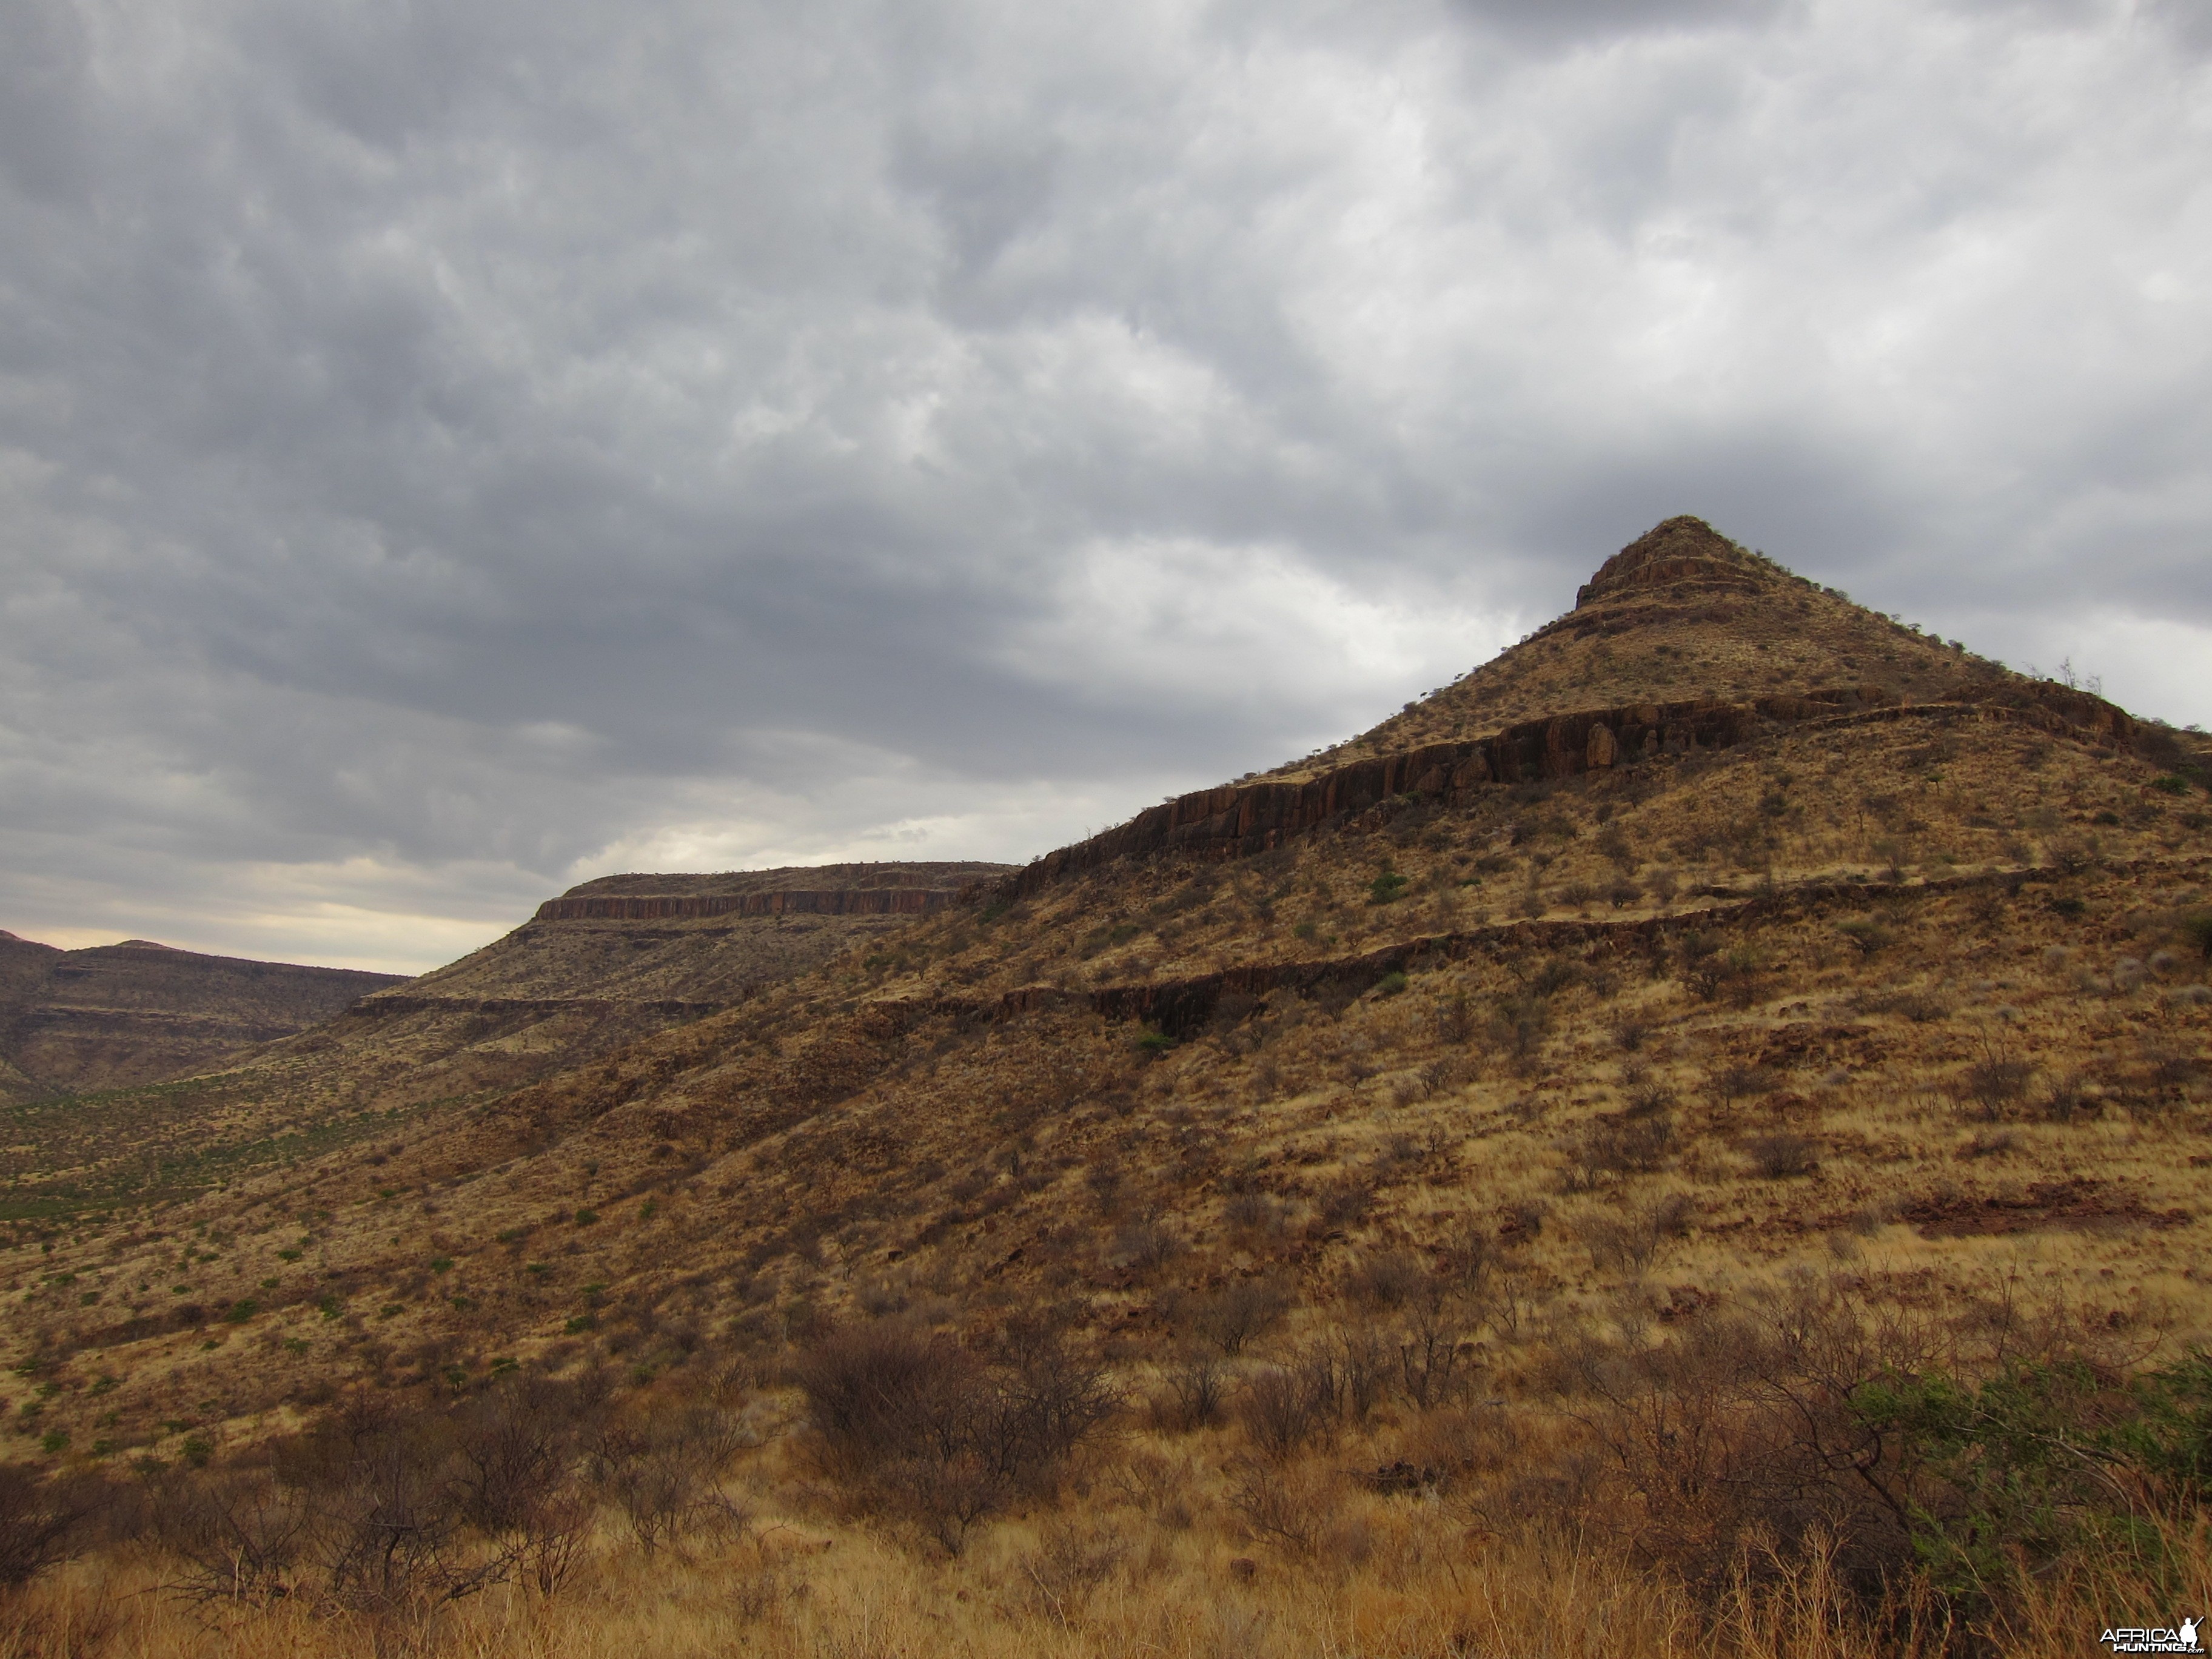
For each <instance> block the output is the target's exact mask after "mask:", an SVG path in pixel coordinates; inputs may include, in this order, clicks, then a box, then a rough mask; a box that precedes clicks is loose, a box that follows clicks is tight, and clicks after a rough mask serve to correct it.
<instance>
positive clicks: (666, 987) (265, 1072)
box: [0, 864, 1005, 1213]
mask: <svg viewBox="0 0 2212 1659" xmlns="http://www.w3.org/2000/svg"><path fill="white" fill-rule="evenodd" d="M1004 873H1005V867H1004V866H999V865H993V864H872V865H830V866H813V867H805V868H796V869H783V870H767V871H749V872H736V873H732V874H726V875H622V876H608V877H602V878H599V879H598V880H595V881H589V882H586V883H584V884H581V885H580V886H578V887H575V888H572V889H571V890H569V891H568V892H567V893H565V894H563V895H562V896H560V897H558V898H554V899H549V900H547V901H546V902H545V903H544V904H543V905H541V906H540V907H539V908H538V914H537V915H534V916H532V918H531V919H530V920H529V921H526V922H525V923H524V924H523V925H522V926H521V927H518V928H516V929H515V930H514V931H513V932H512V933H508V934H507V935H506V936H505V937H504V938H501V939H497V940H495V941H494V942H493V943H492V944H490V945H486V946H484V947H483V949H482V950H480V951H475V952H472V953H471V955H469V956H467V957H463V958H462V959H461V960H460V961H459V962H456V963H452V964H450V965H448V966H447V967H444V968H441V969H435V970H434V971H432V972H430V973H428V974H425V975H422V976H421V977H419V978H416V979H412V980H405V981H401V980H397V979H395V978H394V977H393V976H392V975H362V976H358V977H361V978H363V979H365V980H367V981H368V983H367V984H365V985H363V986H362V987H361V989H362V990H366V991H373V992H374V994H373V995H365V996H364V995H362V994H360V991H356V993H355V995H354V996H352V997H348V998H347V999H346V1000H345V1002H344V1003H343V1004H337V1003H332V1004H331V1005H329V1006H325V1008H323V1009H322V1010H321V1011H320V1012H321V1015H322V1018H321V1021H320V1023H319V1024H312V1025H310V1023H309V1022H308V1021H306V1020H304V1019H303V1020H299V1021H296V1022H295V1023H294V1024H291V1025H289V1026H284V1027H275V1028H271V1029H269V1030H264V1032H263V1033H262V1034H261V1035H262V1036H264V1038H266V1037H277V1038H278V1039H279V1040H277V1041H275V1042H266V1041H264V1042H262V1043H261V1044H260V1046H258V1047H254V1048H246V1049H245V1050H244V1051H243V1052H231V1053H222V1054H213V1055H210V1062H209V1063H207V1064H205V1065H203V1066H198V1067H191V1066H186V1067H181V1068H179V1071H180V1072H181V1073H183V1074H182V1075H179V1073H177V1072H173V1073H168V1074H167V1080H165V1081H163V1082H162V1083H161V1085H159V1086H156V1087H143V1086H141V1087H133V1086H119V1087H112V1088H110V1089H108V1090H106V1091H105V1092H102V1093H99V1094H94V1095H88V1096H82V1097H74V1098H72V1099H71V1100H70V1101H69V1102H68V1103H66V1109H64V1107H63V1105H62V1104H61V1103H33V1104H26V1105H24V1106H22V1107H21V1108H20V1109H19V1110H18V1112H17V1114H16V1118H17V1123H16V1127H15V1134H14V1135H13V1137H12V1139H13V1142H14V1144H13V1145H12V1146H8V1147H6V1148H4V1149H0V1181H4V1182H5V1188H4V1193H5V1196H4V1198H0V1204H5V1205H12V1206H15V1210H16V1212H20V1213H45V1212H66V1211H69V1210H73V1209H77V1208H82V1207H85V1206H88V1205H92V1204H100V1203H105V1202H109V1201H112V1200H115V1199H117V1198H119V1197H122V1196H124V1195H126V1194H138V1195H140V1196H141V1197H143V1195H144V1194H147V1193H149V1192H161V1193H171V1194H173V1193H176V1192H179V1191H191V1190H196V1189H197V1188H199V1187H202V1186H204V1185H207V1184H210V1183H211V1182H216V1181H220V1180H227V1179H229V1178H232V1177H233V1176H234V1175H236V1174H237V1173H238V1172H239V1171H240V1170H246V1169H251V1168H254V1167H257V1166H258V1165H260V1164H265V1163H267V1162H270V1161H271V1160H274V1159H280V1158H296V1157H299V1156H301V1155H302V1154H303V1153H307V1152H315V1151H320V1150H322V1149H325V1148H326V1147H330V1146H343V1145H347V1144H349V1143H351V1142H354V1141H356V1140H359V1139H362V1138H364V1137H367V1136H372V1135H376V1134H381V1133H386V1131H388V1130H389V1129H391V1128H392V1127H394V1126H397V1125H399V1124H402V1123H404V1122H406V1121H410V1120H411V1118H412V1117H413V1116H414V1115H416V1114H417V1113H419V1112H421V1111H422V1110H424V1109H428V1108H429V1107H432V1106H434V1105H437V1104H441V1103H444V1104H449V1105H450V1104H453V1103H466V1102H477V1101H481V1100H483V1099H485V1098H489V1097H494V1096H496V1095H497V1094H499V1093H501V1092H503V1091H507V1090H511V1089H513V1088H516V1087H519V1086H520V1085H523V1084H525V1083H526V1082H529V1081H531V1080H532V1079H537V1078H540V1077H544V1076H546V1075H548V1074H550V1073H553V1072H556V1071H557V1070H559V1069H560V1068H561V1067H562V1066H572V1065H574V1064H577V1063H579V1062H580V1061H582V1060H587V1059H589V1058H591V1057H592V1056H594V1055H597V1054H602V1053H605V1052H607V1051H609V1050H611V1049H615V1048H621V1047H623V1045H625V1044H628V1043H632V1042H637V1041H639V1040H640V1039H641V1038H644V1037H646V1036H649V1035H651V1034H652V1033H653V1032H656V1031H659V1030H665V1029H667V1028H669V1027H671V1026H673V1025H678V1024H684V1023H685V1022H687V1021H690V1020H695V1019H697V1018H701V1017H702V1016H704V1015H707V1014H709V1013H713V1012H717V1011H720V1010H722V1009H726V1008H728V1007H731V1006H735V1005H737V1004H738V1003H741V1002H743V1001H744V1000H745V999H746V998H748V997H749V996H751V995H753V994H755V993H756V992H757V991H758V990H759V989H760V988H761V987H764V986H767V985H770V984H774V983H775V982H776V981H781V980H783V979H787V978H789V977H790V976H792V975H795V974H799V973H802V972H805V970H807V969H811V968H813V967H814V966H816V965H817V964H818V963H823V962H824V961H827V960H829V958H830V957H834V956H836V955H837V954H838V953H839V952H841V951H848V950H850V949H852V948H854V946H855V945H859V944H861V943H863V942H865V941H866V940H867V939H872V938H873V937H875V936H876V935H877V934H878V933H883V932H884V931H885V930H887V929H891V928H896V927H899V926H901V925H902V924H903V923H904V922H905V921H908V920H910V919H911V918H913V917H915V916H919V915H928V914H931V913H933V912H934V911H937V910H939V909H942V908H944V907H945V906H946V905H948V904H950V903H951V902H952V900H953V899H954V897H955V896H957V894H958V893H959V891H960V890H962V888H963V886H964V885H966V884H969V883H972V882H975V881H977V880H981V879H986V878H995V877H998V876H1001V875H1003V874H1004ZM115 948H117V949H121V948H122V947H115ZM149 948H155V947H149ZM202 960H211V959H205V958H204V959H202ZM242 965H243V966H246V967H254V966H258V964H242ZM356 998H358V1000H356ZM303 1026H304V1027H308V1029H305V1030H302V1029H301V1027H303ZM281 1032H289V1033H292V1034H291V1035H282V1036H280V1033H281ZM124 1081H125V1082H126V1083H127V1081H128V1079H125V1080H124Z"/></svg>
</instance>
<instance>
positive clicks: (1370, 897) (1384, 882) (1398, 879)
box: [1367, 870, 1407, 904]
mask: <svg viewBox="0 0 2212 1659" xmlns="http://www.w3.org/2000/svg"><path fill="white" fill-rule="evenodd" d="M1406 888H1407V879H1406V878H1405V877H1403V876H1401V875H1399V874H1397V873H1396V872H1395V871H1390V870H1385V871H1384V872H1383V873H1382V874H1381V875H1379V876H1377V877H1376V878H1375V879H1374V880H1373V881H1371V882H1370V883H1369V884H1367V902H1369V903H1370V904H1389V903H1391V902H1394V901H1395V900H1397V899H1401V898H1403V897H1404V896H1405V894H1406Z"/></svg>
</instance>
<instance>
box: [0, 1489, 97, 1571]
mask: <svg viewBox="0 0 2212 1659" xmlns="http://www.w3.org/2000/svg"><path fill="white" fill-rule="evenodd" d="M111 1501H112V1494H111V1493H110V1492H109V1491H108V1489H107V1486H106V1483H104V1482H102V1481H100V1480H97V1479H95V1478H93V1477H90V1476H85V1475H70V1474H64V1475H57V1476H52V1477H49V1478H46V1479H44V1480H41V1479H40V1477H39V1475H38V1474H36V1473H35V1472H33V1470H30V1469H27V1468H24V1467H23V1466H22V1465H21V1464H20V1463H4V1464H0V1589H13V1588H14V1587H15V1586H16V1585H19V1584H25V1583H29V1582H30V1581H31V1580H32V1579H33V1578H35V1577H38V1576H39V1575H40V1573H42V1572H45V1571H48V1570H49V1569H50V1568H52V1567H56V1566H58V1565H61V1563H62V1562H64V1561H65V1560H67V1559H69V1558H70V1556H71V1555H72V1554H73V1553H76V1549H77V1548H78V1547H79V1546H80V1545H81V1544H82V1542H83V1541H85V1540H86V1538H87V1536H88V1534H89V1533H90V1531H91V1529H92V1528H93V1526H94V1523H95V1522H97V1520H98V1519H99V1517H100V1514H101V1513H102V1511H103V1510H106V1508H107V1507H108V1506H109V1504H110V1503H111Z"/></svg>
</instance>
